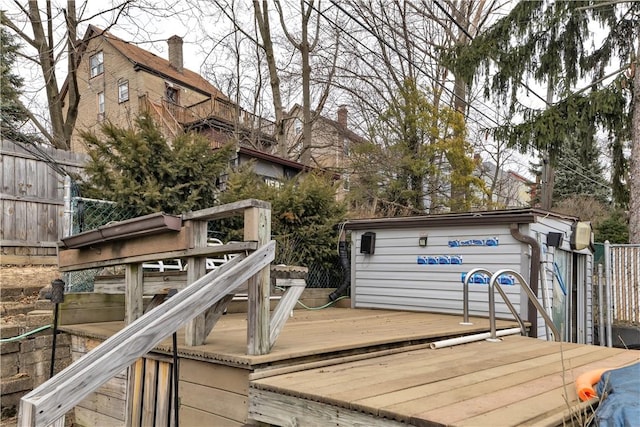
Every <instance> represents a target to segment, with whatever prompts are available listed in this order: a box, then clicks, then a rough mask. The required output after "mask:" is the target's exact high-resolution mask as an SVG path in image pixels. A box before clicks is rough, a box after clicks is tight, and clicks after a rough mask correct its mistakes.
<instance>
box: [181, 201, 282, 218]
mask: <svg viewBox="0 0 640 427" xmlns="http://www.w3.org/2000/svg"><path fill="white" fill-rule="evenodd" d="M248 208H262V209H271V203H269V202H265V201H262V200H257V199H245V200H240V201H238V202H234V203H227V204H225V205H220V206H213V207H210V208H206V209H201V210H199V211H193V212H187V213H184V214H183V215H182V219H183V220H191V219H196V220H199V221H203V220H213V219H220V218H227V217H230V216H234V215H239V214H242V213H243V212H244V211H245V209H248Z"/></svg>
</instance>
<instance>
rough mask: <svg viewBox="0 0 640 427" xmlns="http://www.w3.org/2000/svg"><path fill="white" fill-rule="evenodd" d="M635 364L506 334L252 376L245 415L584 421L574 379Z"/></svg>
mask: <svg viewBox="0 0 640 427" xmlns="http://www.w3.org/2000/svg"><path fill="white" fill-rule="evenodd" d="M639 360H640V352H639V351H635V350H622V349H611V348H604V347H595V346H588V345H580V344H570V343H556V342H545V341H541V340H538V339H533V338H527V337H521V336H509V337H505V338H504V339H503V341H502V342H500V343H491V342H486V341H479V342H475V343H471V344H465V345H460V346H456V347H451V348H443V349H437V350H431V349H420V350H415V351H406V352H402V353H397V354H393V355H388V356H382V357H375V358H372V359H367V360H362V361H356V362H351V363H343V364H339V365H336V366H331V367H323V368H317V369H309V370H305V371H301V372H297V373H291V374H285V375H278V376H273V377H269V378H263V379H259V380H254V381H252V382H251V385H250V387H251V388H250V391H249V402H250V403H249V404H250V408H249V416H250V417H251V418H253V419H256V420H259V421H263V422H269V423H273V424H276V425H322V423H323V422H325V423H327V425H328V424H331V425H370V426H378V425H380V426H382V425H385V426H396V425H397V426H400V425H407V424H408V425H415V426H439V425H457V426H498V425H499V426H516V425H518V426H520V425H551V426H556V425H562V424H563V422H565V421H567V420H569V421H570V420H572V418H573V421H576V424H577V425H584V422H583V421H584V417H585V415H584V414H583V413H581V412H580V409H581V408H584V407H585V405H584V404H582V405H581V404H580V403H579V402H578V399H577V396H576V392H575V389H574V384H573V382H574V380H575V378H576V377H577V376H578V375H580V374H581V373H583V372H586V371H588V370H592V369H596V368H609V367H610V368H615V367H621V366H624V365H628V364H631V363H634V362H637V361H639ZM580 417H582V419H580ZM317 420H324V421H322V422H318V421H317ZM294 421H295V422H297V423H298V424H293V422H294ZM401 423H404V424H401Z"/></svg>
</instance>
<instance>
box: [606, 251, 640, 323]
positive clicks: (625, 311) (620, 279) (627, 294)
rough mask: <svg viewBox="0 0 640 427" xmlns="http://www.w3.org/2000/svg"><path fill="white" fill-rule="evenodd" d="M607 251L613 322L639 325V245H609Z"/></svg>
mask: <svg viewBox="0 0 640 427" xmlns="http://www.w3.org/2000/svg"><path fill="white" fill-rule="evenodd" d="M606 245H607V244H606V243H605V247H606ZM609 251H610V254H611V255H610V260H607V262H610V264H609V266H608V268H609V272H608V273H609V278H610V280H611V293H612V295H611V297H612V303H613V321H614V322H615V323H625V324H626V323H630V324H634V325H640V245H610V249H609ZM606 253H607V252H606V250H605V254H606Z"/></svg>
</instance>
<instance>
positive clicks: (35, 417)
mask: <svg viewBox="0 0 640 427" xmlns="http://www.w3.org/2000/svg"><path fill="white" fill-rule="evenodd" d="M274 256H275V242H274V241H270V242H269V243H268V244H266V245H264V246H261V247H260V248H258V249H257V250H256V251H255V252H254V253H252V254H251V255H249V256H248V257H246V258H244V257H242V256H239V257H236V258H234V259H233V260H231V261H229V262H228V263H226V264H225V265H223V266H222V267H220V268H218V269H216V270H213V271H211V272H210V273H208V274H206V275H205V276H203V277H201V278H200V279H198V280H197V281H195V282H194V283H192V284H191V285H190V286H188V287H187V288H186V289H184V290H183V291H181V292H179V293H178V294H176V295H175V296H173V297H172V298H170V299H169V300H168V301H167V302H165V303H164V304H163V305H162V309H159V310H158V309H154V310H151V311H149V312H148V313H146V314H144V315H143V316H142V317H140V318H138V319H137V320H135V321H133V322H132V323H131V324H129V325H128V326H127V327H125V328H124V329H122V330H121V331H120V332H118V333H117V334H115V335H113V336H112V337H111V338H109V339H107V340H106V341H105V342H104V343H102V344H101V345H100V346H98V347H96V348H95V349H94V350H93V351H91V352H89V353H88V354H87V355H86V356H85V357H83V358H81V359H79V360H78V361H76V362H75V363H73V364H72V365H70V366H69V367H67V368H66V369H64V370H63V371H61V372H60V373H59V374H57V375H56V376H55V377H53V378H52V379H50V380H49V381H47V382H45V383H44V384H42V385H41V386H39V387H37V388H36V389H34V390H33V391H31V392H30V393H28V394H27V395H25V396H24V397H23V398H22V399H21V402H20V413H19V418H18V424H19V425H20V426H48V425H49V424H51V423H53V422H55V421H57V420H59V419H60V418H61V417H63V416H64V414H65V413H66V412H67V411H69V410H70V409H72V408H73V407H74V406H76V405H77V404H78V403H79V402H80V401H81V400H82V399H84V398H85V397H87V396H88V395H89V394H90V393H92V392H93V391H95V390H96V389H98V388H99V387H100V386H101V385H103V384H104V383H105V382H107V381H108V380H109V379H111V378H112V377H114V376H115V375H117V374H118V373H119V372H121V371H122V370H123V369H124V368H126V367H128V366H130V365H131V364H132V363H133V362H134V361H135V360H136V359H138V358H139V357H141V356H143V355H144V354H146V353H148V352H149V351H151V350H152V349H153V348H154V347H155V346H157V345H158V344H159V343H160V342H161V341H162V340H163V339H165V338H167V337H168V336H170V335H171V334H172V333H174V332H175V331H177V330H178V328H180V327H181V326H182V325H184V324H185V323H187V322H189V321H191V320H192V319H194V318H195V317H196V316H198V315H200V314H201V313H203V312H204V311H205V310H207V309H208V308H209V307H211V306H212V305H214V304H215V303H217V302H218V301H220V300H221V299H223V298H224V297H225V296H226V295H228V294H229V293H231V292H232V291H233V290H234V289H236V288H238V287H239V286H240V285H242V284H243V283H244V282H246V281H247V280H249V279H250V278H252V277H253V276H255V275H256V274H258V273H259V272H260V271H261V270H263V269H264V268H265V267H266V266H268V265H269V264H270V263H271V261H273V259H274Z"/></svg>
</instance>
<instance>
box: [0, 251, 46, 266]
mask: <svg viewBox="0 0 640 427" xmlns="http://www.w3.org/2000/svg"><path fill="white" fill-rule="evenodd" d="M57 263H58V257H57V256H56V255H4V254H3V255H2V256H0V265H56V264H57Z"/></svg>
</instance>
